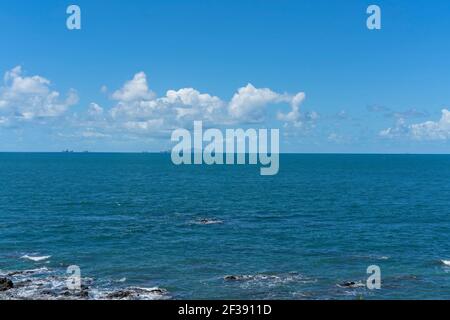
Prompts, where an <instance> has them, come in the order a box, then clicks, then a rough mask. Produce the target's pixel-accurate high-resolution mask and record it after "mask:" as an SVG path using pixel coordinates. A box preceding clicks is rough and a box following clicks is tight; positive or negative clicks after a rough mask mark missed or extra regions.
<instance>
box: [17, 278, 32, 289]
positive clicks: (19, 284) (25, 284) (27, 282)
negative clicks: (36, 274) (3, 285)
mask: <svg viewBox="0 0 450 320" xmlns="http://www.w3.org/2000/svg"><path fill="white" fill-rule="evenodd" d="M32 283H33V281H31V280H29V279H27V280H24V281H20V282H16V283H15V284H14V287H15V288H23V287H28V286H30V285H31V284H32Z"/></svg>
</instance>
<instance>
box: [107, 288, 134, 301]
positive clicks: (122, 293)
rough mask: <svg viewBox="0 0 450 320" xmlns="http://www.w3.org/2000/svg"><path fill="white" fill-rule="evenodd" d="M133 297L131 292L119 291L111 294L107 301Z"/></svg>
mask: <svg viewBox="0 0 450 320" xmlns="http://www.w3.org/2000/svg"><path fill="white" fill-rule="evenodd" d="M132 295H133V292H132V291H130V290H119V291H116V292H112V293H109V294H108V295H107V296H106V298H107V299H126V298H129V297H130V296H132Z"/></svg>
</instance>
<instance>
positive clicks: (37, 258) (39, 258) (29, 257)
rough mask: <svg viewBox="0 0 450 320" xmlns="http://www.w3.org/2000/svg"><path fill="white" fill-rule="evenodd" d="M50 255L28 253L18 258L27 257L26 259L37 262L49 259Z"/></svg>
mask: <svg viewBox="0 0 450 320" xmlns="http://www.w3.org/2000/svg"><path fill="white" fill-rule="evenodd" d="M51 257H52V256H35V257H33V256H29V255H24V256H22V257H20V259H27V260H31V261H34V262H39V261H44V260H48V259H50V258H51Z"/></svg>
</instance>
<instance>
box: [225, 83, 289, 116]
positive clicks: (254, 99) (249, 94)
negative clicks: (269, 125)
mask: <svg viewBox="0 0 450 320" xmlns="http://www.w3.org/2000/svg"><path fill="white" fill-rule="evenodd" d="M289 100H290V99H289V98H288V97H287V96H286V95H281V94H278V93H276V92H273V91H272V90H270V89H268V88H263V89H258V88H255V87H254V86H253V85H252V84H248V85H247V86H245V87H243V88H240V89H239V90H238V92H237V93H236V94H235V95H234V96H233V98H232V99H231V101H230V104H229V107H228V109H229V113H230V115H231V116H232V117H233V118H235V119H239V120H240V121H248V122H259V121H262V120H263V118H264V111H265V107H266V106H267V105H268V104H271V103H279V102H283V101H284V102H288V101H289Z"/></svg>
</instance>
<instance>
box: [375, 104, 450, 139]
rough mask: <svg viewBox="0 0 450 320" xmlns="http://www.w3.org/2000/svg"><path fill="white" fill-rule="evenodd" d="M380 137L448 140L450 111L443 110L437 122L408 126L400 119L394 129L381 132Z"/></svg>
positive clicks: (449, 135)
mask: <svg viewBox="0 0 450 320" xmlns="http://www.w3.org/2000/svg"><path fill="white" fill-rule="evenodd" d="M380 136H382V137H386V138H396V137H407V138H411V139H414V140H448V139H450V111H449V110H447V109H443V110H442V115H441V118H440V119H439V120H438V121H425V122H422V123H416V124H410V125H407V124H406V123H405V120H404V119H402V118H400V119H399V120H398V121H397V123H396V125H395V126H394V127H391V128H388V129H385V130H382V131H381V132H380Z"/></svg>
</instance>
